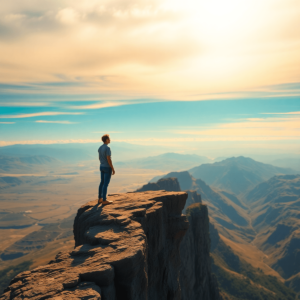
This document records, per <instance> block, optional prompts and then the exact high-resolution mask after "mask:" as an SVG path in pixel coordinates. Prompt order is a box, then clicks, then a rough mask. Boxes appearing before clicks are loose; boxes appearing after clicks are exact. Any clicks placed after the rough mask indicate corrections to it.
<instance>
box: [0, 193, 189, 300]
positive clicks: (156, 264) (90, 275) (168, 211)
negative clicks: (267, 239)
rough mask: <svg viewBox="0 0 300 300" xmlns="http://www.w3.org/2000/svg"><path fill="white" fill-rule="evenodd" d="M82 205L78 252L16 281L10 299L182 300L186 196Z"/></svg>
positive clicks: (141, 196)
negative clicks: (181, 282) (181, 243)
mask: <svg viewBox="0 0 300 300" xmlns="http://www.w3.org/2000/svg"><path fill="white" fill-rule="evenodd" d="M110 199H112V200H113V204H112V205H108V206H104V207H103V206H102V205H97V201H96V200H95V201H91V202H89V203H87V204H85V205H83V206H82V207H81V208H80V209H79V210H78V213H77V216H76V218H75V221H74V237H75V245H76V246H75V249H74V251H72V252H70V253H68V252H65V253H63V252H61V253H59V254H58V255H57V256H56V258H55V259H54V260H52V261H50V263H49V264H48V265H45V266H41V267H38V268H36V269H34V270H31V271H26V272H23V273H20V274H19V275H17V276H16V277H15V278H14V279H13V280H12V281H11V283H10V285H9V287H8V288H7V289H6V290H5V292H4V294H3V295H2V296H1V297H0V299H1V300H4V299H5V300H8V299H50V298H51V299H56V300H61V299H103V300H108V299H109V300H114V299H116V300H119V299H120V300H121V299H122V300H126V299H130V300H133V299H134V300H144V299H145V300H146V299H149V300H156V299H157V300H161V299H166V300H180V299H181V289H180V283H179V273H180V254H179V246H180V242H181V241H182V238H183V236H184V234H185V233H186V231H187V229H188V221H187V219H186V217H185V216H184V215H182V214H181V212H182V210H183V208H184V205H185V202H186V199H187V194H186V193H184V192H165V191H154V192H142V193H127V194H116V195H112V196H111V198H110Z"/></svg>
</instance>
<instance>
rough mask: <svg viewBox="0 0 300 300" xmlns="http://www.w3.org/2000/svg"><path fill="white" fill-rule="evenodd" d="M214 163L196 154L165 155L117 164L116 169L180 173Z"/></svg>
mask: <svg viewBox="0 0 300 300" xmlns="http://www.w3.org/2000/svg"><path fill="white" fill-rule="evenodd" d="M212 162H213V160H211V159H209V158H207V157H205V156H199V155H196V154H179V153H164V154H161V155H157V156H150V157H146V158H140V159H134V160H129V161H125V162H117V163H115V167H125V168H137V169H154V170H160V171H179V170H187V169H189V168H192V167H194V166H198V165H199V164H203V163H212Z"/></svg>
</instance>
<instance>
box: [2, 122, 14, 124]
mask: <svg viewBox="0 0 300 300" xmlns="http://www.w3.org/2000/svg"><path fill="white" fill-rule="evenodd" d="M15 123H16V122H0V124H15Z"/></svg>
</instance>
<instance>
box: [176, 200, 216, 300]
mask: <svg viewBox="0 0 300 300" xmlns="http://www.w3.org/2000/svg"><path fill="white" fill-rule="evenodd" d="M186 215H187V218H188V221H189V229H188V230H187V233H186V234H185V236H184V238H183V240H182V242H181V245H180V259H181V270H180V286H181V293H182V298H181V299H182V300H198V299H201V300H217V299H221V297H220V295H219V289H218V283H217V279H216V277H215V276H214V275H213V274H212V273H211V260H210V254H209V253H210V237H209V219H208V210H207V206H206V205H203V204H201V203H195V204H192V205H191V206H189V207H188V208H187V210H186Z"/></svg>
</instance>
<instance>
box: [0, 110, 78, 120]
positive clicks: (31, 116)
mask: <svg viewBox="0 0 300 300" xmlns="http://www.w3.org/2000/svg"><path fill="white" fill-rule="evenodd" d="M82 114H83V113H82V112H52V111H49V112H39V113H31V114H18V115H0V119H21V118H33V117H40V116H58V115H82Z"/></svg>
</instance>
